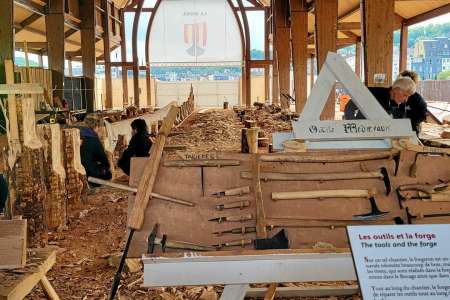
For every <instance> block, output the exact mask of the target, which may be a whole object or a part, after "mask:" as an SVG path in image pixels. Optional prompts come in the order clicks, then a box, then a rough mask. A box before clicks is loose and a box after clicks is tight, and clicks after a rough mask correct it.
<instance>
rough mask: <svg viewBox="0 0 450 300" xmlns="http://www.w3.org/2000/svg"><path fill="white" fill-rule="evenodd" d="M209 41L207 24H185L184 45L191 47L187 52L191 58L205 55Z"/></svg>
mask: <svg viewBox="0 0 450 300" xmlns="http://www.w3.org/2000/svg"><path fill="white" fill-rule="evenodd" d="M207 39H208V28H207V26H206V22H202V23H194V24H184V43H185V44H187V45H188V46H189V48H188V49H187V50H186V52H187V53H188V54H189V55H190V56H200V55H202V54H203V53H205V48H206V42H207Z"/></svg>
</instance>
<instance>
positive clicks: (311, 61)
mask: <svg viewBox="0 0 450 300" xmlns="http://www.w3.org/2000/svg"><path fill="white" fill-rule="evenodd" d="M314 67H315V66H314V55H313V54H311V55H310V57H309V70H310V73H309V90H310V91H311V90H312V88H313V86H314V73H315V72H314Z"/></svg>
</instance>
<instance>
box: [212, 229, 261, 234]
mask: <svg viewBox="0 0 450 300" xmlns="http://www.w3.org/2000/svg"><path fill="white" fill-rule="evenodd" d="M255 232H256V227H238V228H233V229H229V230H224V231H216V232H213V234H215V235H217V236H221V235H224V234H227V233H229V234H242V235H244V234H247V233H255Z"/></svg>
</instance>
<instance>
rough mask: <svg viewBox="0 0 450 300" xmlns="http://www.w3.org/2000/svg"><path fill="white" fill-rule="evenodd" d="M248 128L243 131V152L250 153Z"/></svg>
mask: <svg viewBox="0 0 450 300" xmlns="http://www.w3.org/2000/svg"><path fill="white" fill-rule="evenodd" d="M248 151H249V149H248V142H247V128H242V130H241V152H242V153H248Z"/></svg>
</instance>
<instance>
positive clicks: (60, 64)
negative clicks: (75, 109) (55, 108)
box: [45, 1, 65, 101]
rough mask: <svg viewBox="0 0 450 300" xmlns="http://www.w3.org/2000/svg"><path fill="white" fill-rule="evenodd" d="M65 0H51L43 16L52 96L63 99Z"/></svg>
mask: <svg viewBox="0 0 450 300" xmlns="http://www.w3.org/2000/svg"><path fill="white" fill-rule="evenodd" d="M64 4H65V1H51V2H49V4H48V15H46V16H45V25H46V29H47V45H48V46H47V53H48V67H49V69H50V70H52V84H53V88H54V89H55V90H54V92H53V97H58V98H59V100H60V101H62V99H63V95H64V91H63V87H64V59H65V52H64V39H65V35H64V20H65V19H64V12H65V7H64V6H65V5H64Z"/></svg>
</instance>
